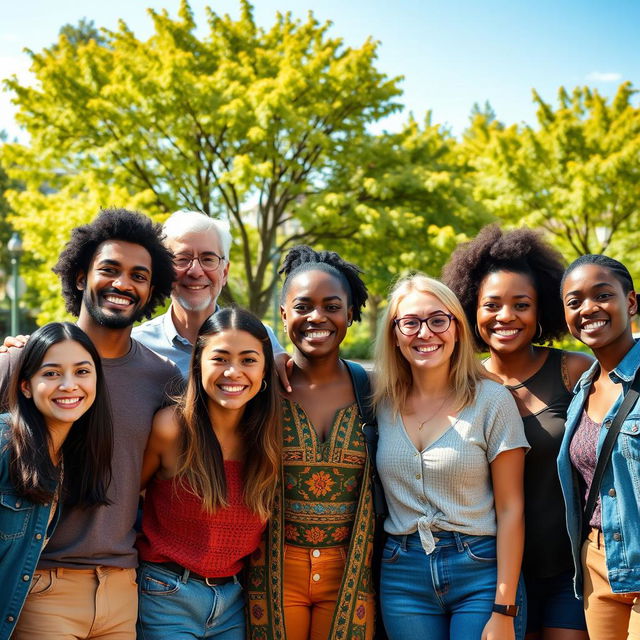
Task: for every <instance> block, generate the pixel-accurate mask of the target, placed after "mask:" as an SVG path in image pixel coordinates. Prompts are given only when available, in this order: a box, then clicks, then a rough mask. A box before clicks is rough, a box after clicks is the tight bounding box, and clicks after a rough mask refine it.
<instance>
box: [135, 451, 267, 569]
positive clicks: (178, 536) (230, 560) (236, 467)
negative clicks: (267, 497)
mask: <svg viewBox="0 0 640 640" xmlns="http://www.w3.org/2000/svg"><path fill="white" fill-rule="evenodd" d="M224 472H225V475H226V479H227V498H228V502H229V506H228V507H227V508H225V509H218V510H217V511H216V512H215V513H207V512H206V511H204V510H203V509H202V503H201V501H200V500H199V499H198V498H196V497H195V496H194V495H193V494H191V493H189V492H188V491H185V490H184V489H181V488H180V487H179V485H177V484H176V483H175V482H174V481H173V479H170V480H162V479H159V478H154V480H153V481H152V482H151V484H150V485H149V487H148V488H147V493H146V497H145V501H144V512H143V515H142V534H143V535H142V536H141V537H140V538H139V540H138V543H137V547H138V551H139V553H140V559H141V560H143V561H147V562H177V563H178V564H180V565H182V566H183V567H186V568H187V569H189V570H190V571H194V572H195V573H199V574H200V575H203V576H207V577H208V578H222V577H226V576H232V575H234V574H236V573H238V571H240V569H242V559H243V558H244V557H245V556H247V555H249V554H250V553H252V552H253V551H255V549H256V548H257V547H258V544H259V543H260V535H261V534H262V531H263V530H264V527H265V523H264V522H262V521H261V520H260V519H259V518H258V517H257V516H256V515H255V514H254V513H252V512H251V511H250V510H249V509H248V508H247V506H246V505H245V504H244V501H243V499H242V491H243V475H242V462H239V461H237V460H225V462H224Z"/></svg>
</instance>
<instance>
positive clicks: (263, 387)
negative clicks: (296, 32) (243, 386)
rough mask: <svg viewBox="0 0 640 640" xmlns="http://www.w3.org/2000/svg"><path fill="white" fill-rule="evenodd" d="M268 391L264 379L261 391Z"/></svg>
mask: <svg viewBox="0 0 640 640" xmlns="http://www.w3.org/2000/svg"><path fill="white" fill-rule="evenodd" d="M266 390H267V381H266V380H265V379H264V378H262V385H260V391H261V392H262V391H266Z"/></svg>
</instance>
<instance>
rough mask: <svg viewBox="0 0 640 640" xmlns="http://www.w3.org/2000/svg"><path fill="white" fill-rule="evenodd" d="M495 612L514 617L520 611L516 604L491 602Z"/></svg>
mask: <svg viewBox="0 0 640 640" xmlns="http://www.w3.org/2000/svg"><path fill="white" fill-rule="evenodd" d="M492 610H493V611H494V612H495V613H501V614H502V615H503V616H510V617H512V618H515V617H516V616H517V615H518V613H520V607H519V606H518V605H517V604H496V603H495V602H494V603H493V609H492Z"/></svg>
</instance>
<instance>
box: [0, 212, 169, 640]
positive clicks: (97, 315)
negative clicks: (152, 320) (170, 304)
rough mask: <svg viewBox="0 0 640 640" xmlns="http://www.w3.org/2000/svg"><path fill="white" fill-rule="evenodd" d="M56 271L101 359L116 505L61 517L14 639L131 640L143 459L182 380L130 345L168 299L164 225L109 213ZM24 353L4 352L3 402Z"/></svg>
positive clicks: (78, 236)
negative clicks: (156, 419) (169, 392)
mask: <svg viewBox="0 0 640 640" xmlns="http://www.w3.org/2000/svg"><path fill="white" fill-rule="evenodd" d="M54 271H55V273H57V274H58V275H59V276H60V280H61V282H62V295H63V297H64V299H65V303H66V307H67V309H68V310H69V311H70V312H71V313H73V314H74V315H77V316H78V326H79V327H80V328H81V329H82V330H83V331H84V332H85V333H86V334H87V335H88V336H89V337H90V338H91V340H92V341H93V343H94V344H95V346H96V348H97V350H98V353H99V354H100V357H101V358H102V365H103V368H104V375H105V380H106V383H107V389H108V391H109V396H110V400H111V406H112V411H113V430H114V433H113V457H112V461H111V466H112V480H111V483H110V485H109V489H108V492H107V498H108V499H109V501H110V504H109V505H108V506H102V507H98V508H95V509H92V510H81V509H77V508H66V509H64V510H63V512H62V517H61V519H60V523H59V525H58V527H57V529H56V530H55V532H54V534H53V536H52V537H51V539H50V541H49V543H48V545H47V547H46V549H45V551H44V553H43V554H42V557H41V560H40V563H39V565H38V568H37V570H36V572H35V574H34V576H33V580H32V587H31V593H30V597H28V598H27V600H26V602H25V605H24V608H23V610H22V613H21V616H20V618H19V620H18V624H17V626H16V629H15V632H14V635H13V638H14V639H16V640H23V639H26V638H38V639H39V640H62V639H63V638H70V637H73V638H104V639H108V640H134V639H135V636H136V632H135V622H136V617H137V589H136V582H135V580H136V576H135V568H136V566H137V563H138V560H137V553H136V550H135V547H134V542H135V531H134V523H135V519H136V514H137V506H138V488H139V482H140V474H141V466H142V454H143V452H144V448H145V445H146V442H147V436H148V433H149V429H150V426H151V421H152V417H153V414H154V413H155V412H156V411H157V410H158V409H159V408H161V407H162V406H163V405H164V404H165V403H166V392H165V390H166V389H167V387H168V386H169V385H170V384H171V382H172V381H173V380H175V379H176V378H177V377H179V376H180V373H179V371H178V370H177V368H176V367H175V365H174V364H172V363H171V362H169V361H168V360H167V359H166V358H163V357H161V356H159V355H157V354H155V353H154V352H152V351H151V350H149V349H147V348H146V347H144V346H143V345H142V344H140V343H138V342H137V341H136V340H134V339H132V338H131V329H132V327H133V324H134V322H136V321H137V320H140V319H142V318H145V317H150V316H151V314H152V313H153V310H154V308H155V307H156V306H157V305H159V304H161V303H162V302H163V301H164V299H165V298H166V297H167V296H168V295H169V293H170V292H171V287H172V283H173V279H174V270H173V262H172V255H171V253H170V252H169V251H168V250H167V249H166V248H165V246H164V245H163V242H162V227H161V226H160V225H158V224H155V223H153V222H152V221H151V220H150V219H149V218H147V217H146V216H144V215H142V214H140V213H137V212H133V211H128V210H126V209H105V210H103V211H102V212H101V213H100V214H99V215H98V216H97V218H96V219H95V220H94V221H93V222H91V223H90V224H86V225H83V226H80V227H77V228H75V229H74V230H73V231H72V233H71V240H70V241H69V243H68V244H67V245H66V247H65V249H64V250H63V251H62V253H61V254H60V259H59V260H58V263H57V264H56V266H55V267H54ZM18 354H19V349H16V348H11V349H9V352H8V353H5V354H0V394H1V395H2V399H3V401H4V400H6V389H7V382H8V380H9V379H10V377H11V370H12V368H13V366H12V365H13V364H14V363H15V362H16V360H17V356H18ZM26 578H30V576H28V577H26ZM36 595H37V597H31V596H36Z"/></svg>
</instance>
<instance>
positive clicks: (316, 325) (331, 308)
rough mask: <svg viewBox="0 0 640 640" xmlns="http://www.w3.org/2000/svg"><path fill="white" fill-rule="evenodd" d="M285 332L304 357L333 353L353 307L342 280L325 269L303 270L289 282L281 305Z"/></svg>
mask: <svg viewBox="0 0 640 640" xmlns="http://www.w3.org/2000/svg"><path fill="white" fill-rule="evenodd" d="M280 311H281V315H282V321H283V322H284V324H285V327H286V330H287V335H288V336H289V339H290V340H291V342H292V343H293V345H294V346H295V348H296V349H297V350H298V351H299V352H300V353H302V354H304V355H305V356H306V357H320V356H323V357H324V356H328V355H331V356H335V357H337V354H338V352H339V350H340V343H341V342H342V341H343V340H344V337H345V335H346V333H347V327H348V326H349V325H350V324H351V320H352V311H351V307H350V306H349V300H348V296H347V292H346V291H345V290H344V287H343V285H342V283H341V282H340V281H339V280H338V279H337V278H336V277H335V276H333V275H331V274H330V273H326V272H325V271H319V270H317V271H314V270H310V271H302V272H301V273H298V274H297V275H295V276H293V277H292V278H291V280H290V282H289V283H288V287H287V293H286V299H285V303H284V305H283V306H282V307H281V308H280Z"/></svg>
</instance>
